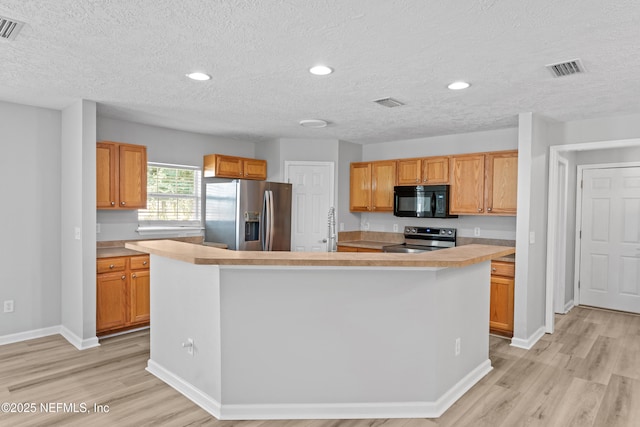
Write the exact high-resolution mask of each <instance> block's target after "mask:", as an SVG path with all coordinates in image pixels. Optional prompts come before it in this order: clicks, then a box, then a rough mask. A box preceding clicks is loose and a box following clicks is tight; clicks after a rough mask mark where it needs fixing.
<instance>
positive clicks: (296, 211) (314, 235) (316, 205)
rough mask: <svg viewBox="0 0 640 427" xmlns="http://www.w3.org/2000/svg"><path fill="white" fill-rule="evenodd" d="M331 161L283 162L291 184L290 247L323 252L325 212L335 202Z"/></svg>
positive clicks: (325, 239)
mask: <svg viewBox="0 0 640 427" xmlns="http://www.w3.org/2000/svg"><path fill="white" fill-rule="evenodd" d="M334 168H335V165H334V163H333V162H302V161H300V162H295V161H290V162H289V161H287V162H285V181H287V182H289V183H291V184H292V186H293V189H292V194H293V200H292V201H291V250H292V251H306V252H326V251H327V249H328V245H327V242H328V238H329V236H328V234H329V233H328V214H329V208H330V207H332V206H335V205H334V199H333V183H334V181H333V180H334Z"/></svg>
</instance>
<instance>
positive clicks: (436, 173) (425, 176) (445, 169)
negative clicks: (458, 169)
mask: <svg viewBox="0 0 640 427" xmlns="http://www.w3.org/2000/svg"><path fill="white" fill-rule="evenodd" d="M448 183H449V157H427V158H426V159H422V184H425V185H431V184H433V185H435V184H448Z"/></svg>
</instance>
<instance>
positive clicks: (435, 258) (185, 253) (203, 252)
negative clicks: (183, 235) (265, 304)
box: [125, 240, 515, 267]
mask: <svg viewBox="0 0 640 427" xmlns="http://www.w3.org/2000/svg"><path fill="white" fill-rule="evenodd" d="M125 247H126V248H128V249H132V250H135V251H140V252H146V253H150V254H154V255H160V256H163V257H166V258H171V259H175V260H178V261H184V262H188V263H191V264H211V265H281V266H344V267H358V266H369V267H464V266H467V265H471V264H477V263H479V262H483V261H488V260H490V259H493V258H499V257H504V256H506V255H509V254H512V253H514V252H515V248H513V247H506V246H491V245H465V246H457V247H455V248H449V249H442V250H438V251H432V252H423V253H417V254H394V253H363V252H360V253H353V252H260V251H230V250H226V249H219V248H214V247H207V246H202V245H195V244H191V243H185V242H176V241H172V240H153V241H139V242H130V243H126V244H125Z"/></svg>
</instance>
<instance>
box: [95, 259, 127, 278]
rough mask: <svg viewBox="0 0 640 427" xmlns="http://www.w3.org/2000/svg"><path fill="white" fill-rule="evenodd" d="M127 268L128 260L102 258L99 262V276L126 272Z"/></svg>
mask: <svg viewBox="0 0 640 427" xmlns="http://www.w3.org/2000/svg"><path fill="white" fill-rule="evenodd" d="M126 266H127V258H125V257H120V258H101V259H99V260H98V274H100V273H110V272H113V271H124V269H125V268H126Z"/></svg>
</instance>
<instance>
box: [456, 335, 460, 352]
mask: <svg viewBox="0 0 640 427" xmlns="http://www.w3.org/2000/svg"><path fill="white" fill-rule="evenodd" d="M455 354H456V356H460V338H456V348H455Z"/></svg>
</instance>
